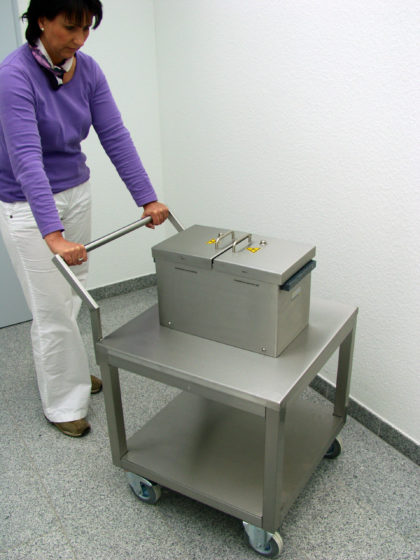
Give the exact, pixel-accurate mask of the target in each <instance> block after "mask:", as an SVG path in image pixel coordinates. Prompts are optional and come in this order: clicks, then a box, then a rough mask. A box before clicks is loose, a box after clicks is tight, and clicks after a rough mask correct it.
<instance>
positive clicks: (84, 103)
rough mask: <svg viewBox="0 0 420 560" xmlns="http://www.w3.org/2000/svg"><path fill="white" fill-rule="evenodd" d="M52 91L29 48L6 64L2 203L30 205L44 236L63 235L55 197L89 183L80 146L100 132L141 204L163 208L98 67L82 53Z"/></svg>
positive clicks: (0, 75) (0, 82)
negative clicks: (69, 73) (68, 75)
mask: <svg viewBox="0 0 420 560" xmlns="http://www.w3.org/2000/svg"><path fill="white" fill-rule="evenodd" d="M76 58H77V65H76V71H75V73H74V76H73V78H72V79H71V80H70V82H68V83H67V84H65V85H63V86H61V87H60V88H59V89H58V90H53V89H52V87H51V85H50V82H49V80H48V77H47V76H46V75H45V73H44V71H43V70H42V69H41V67H40V66H39V65H38V63H37V62H36V61H35V59H34V58H33V56H32V54H31V52H30V49H29V47H28V45H27V44H25V45H23V46H22V47H19V48H18V49H17V50H15V51H14V52H12V53H11V54H10V55H9V56H8V57H7V58H6V59H5V60H4V61H3V62H2V63H1V64H0V200H2V201H4V202H15V201H19V200H27V201H28V202H29V204H30V206H31V209H32V212H33V215H34V217H35V220H36V222H37V224H38V227H39V230H40V232H41V234H42V236H45V235H46V234H47V233H51V232H52V231H58V230H63V229H64V228H63V225H62V223H61V221H60V218H59V216H58V212H57V209H56V206H55V203H54V198H53V194H55V193H58V192H61V191H64V190H66V189H69V188H72V187H75V186H77V185H80V184H81V183H84V182H85V181H87V180H88V178H89V168H88V167H87V165H86V157H85V155H84V154H83V153H82V151H81V147H80V143H81V141H82V140H84V139H85V138H86V137H87V135H88V133H89V129H90V126H91V125H93V127H94V128H95V130H96V132H97V134H98V137H99V139H100V141H101V144H102V146H103V148H104V149H105V151H106V153H107V154H108V156H109V158H110V159H111V161H112V163H113V164H114V165H115V167H116V169H117V171H118V174H119V175H120V177H121V179H122V180H123V181H124V183H125V184H126V185H127V188H128V189H129V190H130V192H131V194H132V196H133V198H134V200H135V202H136V204H137V205H138V206H143V205H144V204H146V203H148V202H152V201H154V200H157V197H156V193H155V191H154V189H153V187H152V184H151V182H150V179H149V177H148V175H147V173H146V171H145V169H144V167H143V165H142V163H141V161H140V158H139V156H138V154H137V151H136V149H135V147H134V144H133V142H132V140H131V137H130V134H129V132H128V130H127V129H126V128H125V127H124V124H123V122H122V119H121V115H120V113H119V111H118V108H117V106H116V104H115V101H114V99H113V97H112V95H111V92H110V90H109V87H108V84H107V81H106V79H105V76H104V74H103V73H102V71H101V69H100V68H99V66H98V64H97V63H96V62H95V61H94V60H93V59H92V58H91V57H90V56H88V55H86V54H83V53H81V52H78V53H77V55H76Z"/></svg>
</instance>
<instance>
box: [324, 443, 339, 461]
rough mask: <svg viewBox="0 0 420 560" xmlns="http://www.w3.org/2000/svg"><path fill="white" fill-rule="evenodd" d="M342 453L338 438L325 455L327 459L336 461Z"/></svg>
mask: <svg viewBox="0 0 420 560" xmlns="http://www.w3.org/2000/svg"><path fill="white" fill-rule="evenodd" d="M340 453H341V442H340V440H339V439H338V438H336V439H335V440H334V441H333V442H332V444H331V445H330V447H329V449H328V451H327V452H326V453H325V455H324V458H325V459H335V458H336V457H338V456H339V455H340Z"/></svg>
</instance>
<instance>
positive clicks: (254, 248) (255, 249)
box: [247, 247, 261, 253]
mask: <svg viewBox="0 0 420 560" xmlns="http://www.w3.org/2000/svg"><path fill="white" fill-rule="evenodd" d="M247 249H248V251H251V253H256V252H257V251H259V250H260V249H261V247H247Z"/></svg>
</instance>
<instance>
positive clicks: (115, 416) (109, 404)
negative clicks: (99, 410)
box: [101, 363, 127, 467]
mask: <svg viewBox="0 0 420 560" xmlns="http://www.w3.org/2000/svg"><path fill="white" fill-rule="evenodd" d="M101 375H102V381H103V390H104V400H105V410H106V417H107V421H108V433H109V441H110V445H111V454H112V462H113V463H114V465H116V466H118V467H119V466H121V463H120V460H121V457H122V456H123V455H125V454H126V453H127V438H126V434H125V425H124V414H123V407H122V401H121V388H120V376H119V372H118V368H116V367H113V366H109V365H108V364H106V363H102V364H101Z"/></svg>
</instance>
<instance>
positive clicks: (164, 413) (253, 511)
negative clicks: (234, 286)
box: [121, 392, 343, 527]
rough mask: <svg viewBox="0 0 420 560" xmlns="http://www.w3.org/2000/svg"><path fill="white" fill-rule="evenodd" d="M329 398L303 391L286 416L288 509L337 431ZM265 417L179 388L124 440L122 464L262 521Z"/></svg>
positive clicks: (255, 521) (255, 522)
mask: <svg viewBox="0 0 420 560" xmlns="http://www.w3.org/2000/svg"><path fill="white" fill-rule="evenodd" d="M332 412H333V411H332V406H326V407H325V406H321V405H320V404H317V403H312V402H308V401H307V400H305V401H303V400H302V399H298V400H297V402H296V403H293V405H292V406H290V405H289V408H288V411H287V419H286V434H285V453H284V457H285V462H284V467H283V468H284V471H283V485H282V497H281V502H282V504H283V507H284V508H285V509H286V510H287V509H288V508H289V506H290V505H291V504H292V503H293V501H294V500H295V498H296V496H297V495H298V493H299V492H300V490H301V489H302V488H303V486H304V485H305V484H306V482H307V480H308V479H309V477H310V476H311V474H312V472H313V469H314V465H317V464H318V463H319V461H320V460H321V458H322V456H323V455H324V453H325V452H326V450H327V449H328V447H329V445H330V443H331V434H332V433H333V434H338V432H339V431H340V428H341V426H342V424H343V421H342V419H340V418H337V417H335V416H333V414H332ZM264 424H265V423H264V419H263V418H260V417H257V416H255V415H253V414H250V413H247V412H244V411H241V410H238V409H234V408H231V407H228V406H226V405H223V404H220V403H216V402H214V401H210V400H208V399H205V398H202V397H198V396H196V395H193V394H190V393H185V392H184V393H181V394H180V395H178V396H177V397H175V399H174V400H173V401H171V402H170V403H169V404H168V405H167V406H166V407H165V408H164V409H163V410H161V411H160V412H159V413H158V414H157V415H156V416H155V417H154V418H152V419H151V420H150V421H149V422H148V423H147V424H146V425H145V426H144V427H143V428H142V429H141V430H139V431H138V432H137V433H136V434H134V435H133V436H132V437H131V438H129V439H128V440H127V447H128V451H127V453H126V454H125V455H124V456H123V457H122V458H121V466H122V467H124V468H125V469H126V470H128V471H130V472H134V473H138V474H140V475H142V476H145V477H146V478H150V479H152V480H154V481H155V482H158V483H159V484H161V485H162V486H165V487H167V488H171V489H173V490H176V491H177V492H180V493H182V494H184V495H186V496H189V497H190V498H193V499H196V500H198V501H200V502H202V503H205V504H207V505H209V506H212V507H215V508H217V509H220V510H222V511H224V512H226V513H228V514H230V515H233V516H234V517H238V518H240V519H242V520H244V521H248V522H249V523H252V524H253V525H255V526H257V527H261V526H262V515H263V481H264V440H265V439H264V436H265V425H264Z"/></svg>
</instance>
